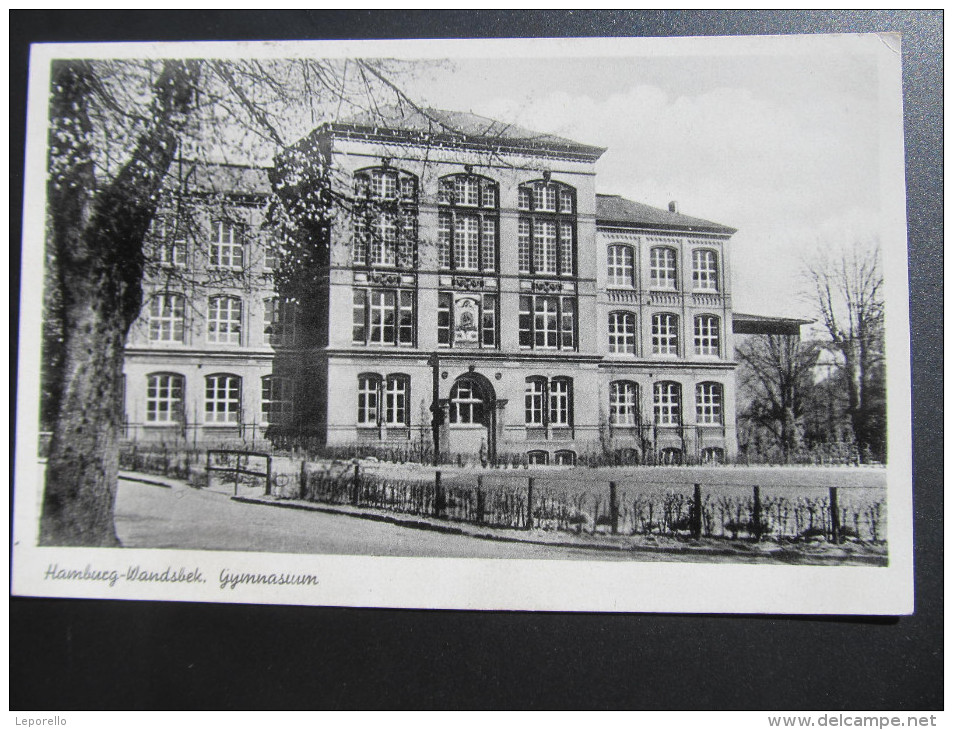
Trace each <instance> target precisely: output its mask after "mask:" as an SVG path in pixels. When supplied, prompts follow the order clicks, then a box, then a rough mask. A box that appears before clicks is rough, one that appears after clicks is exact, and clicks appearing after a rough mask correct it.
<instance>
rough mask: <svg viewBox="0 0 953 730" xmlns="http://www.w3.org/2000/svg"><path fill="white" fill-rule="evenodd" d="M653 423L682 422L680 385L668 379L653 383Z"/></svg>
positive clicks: (659, 424) (674, 424)
mask: <svg viewBox="0 0 953 730" xmlns="http://www.w3.org/2000/svg"><path fill="white" fill-rule="evenodd" d="M654 392H655V425H656V426H678V425H679V424H681V422H682V386H680V385H679V384H678V383H673V382H670V381H662V382H660V383H656V384H655V389H654Z"/></svg>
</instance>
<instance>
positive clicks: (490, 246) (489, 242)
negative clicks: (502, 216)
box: [481, 218, 496, 271]
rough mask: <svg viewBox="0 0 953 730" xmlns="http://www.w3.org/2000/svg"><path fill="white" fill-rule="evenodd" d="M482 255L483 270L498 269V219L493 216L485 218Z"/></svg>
mask: <svg viewBox="0 0 953 730" xmlns="http://www.w3.org/2000/svg"><path fill="white" fill-rule="evenodd" d="M482 255H483V261H482V263H481V265H482V268H483V270H484V271H493V270H494V269H496V220H494V219H493V218H484V219H483V241H482Z"/></svg>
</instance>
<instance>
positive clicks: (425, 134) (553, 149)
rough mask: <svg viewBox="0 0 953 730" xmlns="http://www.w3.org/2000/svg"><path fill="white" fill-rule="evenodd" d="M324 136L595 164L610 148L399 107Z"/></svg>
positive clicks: (347, 120)
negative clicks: (518, 153)
mask: <svg viewBox="0 0 953 730" xmlns="http://www.w3.org/2000/svg"><path fill="white" fill-rule="evenodd" d="M318 131H319V132H321V131H324V132H330V133H332V134H335V135H342V136H347V137H359V138H364V139H370V140H374V141H406V142H418V143H420V142H422V141H426V142H427V143H428V144H438V145H441V144H446V145H456V146H466V147H476V148H479V149H490V150H494V151H501V152H506V151H530V152H535V153H537V154H543V155H546V154H549V155H553V156H563V157H570V158H573V159H582V160H586V161H591V162H594V161H595V160H597V159H599V157H600V156H601V155H602V153H603V152H605V151H606V148H605V147H596V146H594V145H588V144H583V143H581V142H576V141H574V140H571V139H567V138H565V137H560V136H558V135H555V134H549V133H546V132H536V131H533V130H531V129H526V128H525V127H520V126H517V125H515V124H507V123H505V122H500V121H497V120H495V119H490V118H489V117H484V116H481V115H479V114H474V113H472V112H457V111H447V110H444V109H430V108H421V109H414V108H411V107H404V108H398V107H396V106H388V107H382V108H381V109H380V110H379V111H377V112H375V113H371V112H365V113H361V114H355V115H352V116H350V117H344V118H342V119H339V120H337V121H335V122H330V123H328V124H325V125H323V126H322V127H319V129H318Z"/></svg>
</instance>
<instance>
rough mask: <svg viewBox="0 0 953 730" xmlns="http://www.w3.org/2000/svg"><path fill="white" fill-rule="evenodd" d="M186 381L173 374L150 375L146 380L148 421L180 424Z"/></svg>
mask: <svg viewBox="0 0 953 730" xmlns="http://www.w3.org/2000/svg"><path fill="white" fill-rule="evenodd" d="M183 383H184V379H183V378H182V376H181V375H174V374H171V373H164V374H156V375H149V376H148V377H147V380H146V421H148V422H150V423H180V422H181V421H182V415H183V409H182V391H183Z"/></svg>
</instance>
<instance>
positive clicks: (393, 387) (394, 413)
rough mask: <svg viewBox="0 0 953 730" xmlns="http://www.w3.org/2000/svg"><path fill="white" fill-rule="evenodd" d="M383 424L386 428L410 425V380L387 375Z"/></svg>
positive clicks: (402, 376) (405, 376) (399, 376)
mask: <svg viewBox="0 0 953 730" xmlns="http://www.w3.org/2000/svg"><path fill="white" fill-rule="evenodd" d="M384 423H386V424H387V425H388V426H409V425H410V378H409V377H408V376H407V375H388V376H387V381H386V384H385V390H384Z"/></svg>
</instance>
